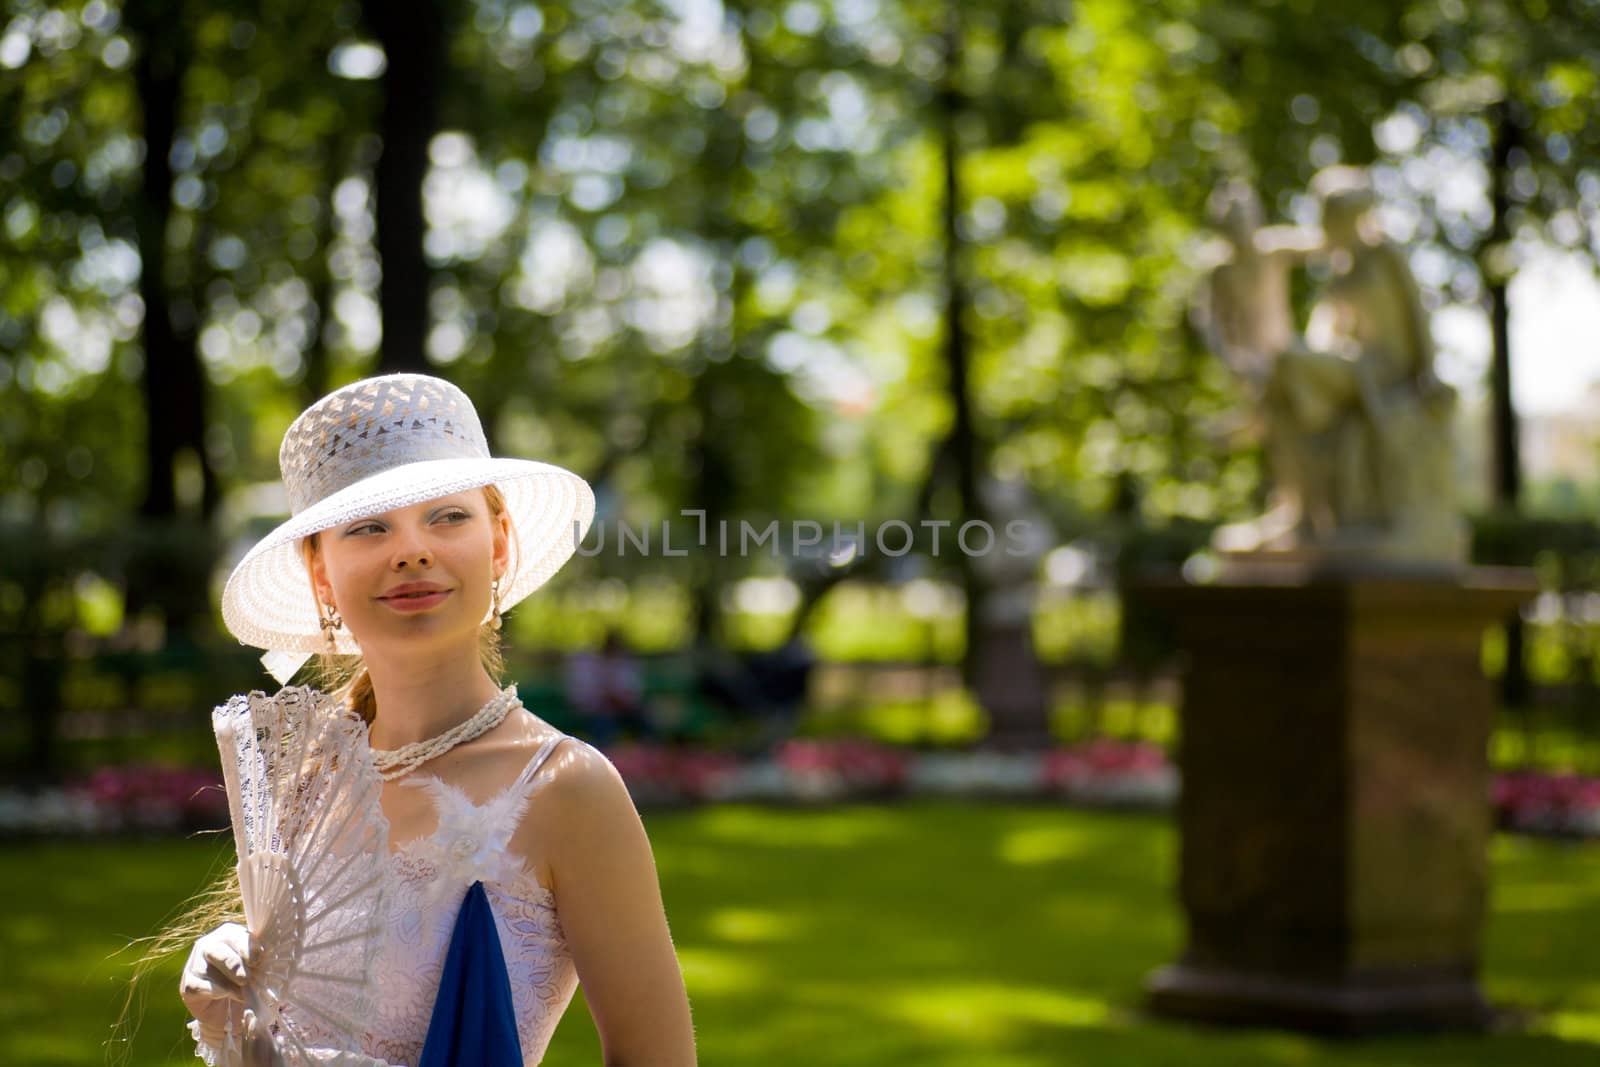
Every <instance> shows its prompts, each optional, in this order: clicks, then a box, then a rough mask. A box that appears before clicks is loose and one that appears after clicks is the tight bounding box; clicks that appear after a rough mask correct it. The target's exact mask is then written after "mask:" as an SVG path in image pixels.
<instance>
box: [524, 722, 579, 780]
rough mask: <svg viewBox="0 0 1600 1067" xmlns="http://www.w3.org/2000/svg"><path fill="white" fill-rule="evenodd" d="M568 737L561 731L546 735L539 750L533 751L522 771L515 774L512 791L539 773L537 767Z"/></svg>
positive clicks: (542, 764) (568, 735) (568, 736)
mask: <svg viewBox="0 0 1600 1067" xmlns="http://www.w3.org/2000/svg"><path fill="white" fill-rule="evenodd" d="M570 737H571V735H570V734H563V733H556V734H554V735H553V736H551V737H547V738H546V739H545V742H544V744H542V745H540V746H539V751H537V752H535V753H534V754H533V758H532V759H531V760H529V761H528V765H527V766H526V767H524V768H522V773H521V774H519V775H517V783H516V786H515V787H514V788H513V792H515V791H518V790H521V789H522V787H523V786H525V785H527V784H528V783H529V782H531V781H533V776H534V775H536V774H538V773H539V768H540V767H542V766H544V761H545V760H547V759H549V758H550V756H551V754H553V753H554V752H555V750H556V748H557V747H558V746H559V745H560V744H561V742H563V741H566V740H568V739H570Z"/></svg>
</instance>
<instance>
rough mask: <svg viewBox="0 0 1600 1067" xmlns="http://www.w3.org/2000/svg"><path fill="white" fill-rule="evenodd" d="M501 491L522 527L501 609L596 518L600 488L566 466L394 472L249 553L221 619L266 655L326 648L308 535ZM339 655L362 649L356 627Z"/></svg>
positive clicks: (437, 463) (345, 492)
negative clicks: (488, 489) (304, 553)
mask: <svg viewBox="0 0 1600 1067" xmlns="http://www.w3.org/2000/svg"><path fill="white" fill-rule="evenodd" d="M486 485H494V486H498V487H499V489H500V491H501V492H502V493H503V494H504V495H505V499H506V511H507V514H508V516H509V518H510V520H511V526H512V529H513V530H514V531H515V535H516V537H515V542H516V543H515V549H514V552H513V556H512V565H511V569H510V570H509V571H508V572H507V574H506V576H505V578H503V579H502V580H501V585H500V606H501V610H502V611H503V610H506V609H509V608H510V607H511V606H512V605H513V604H516V603H517V602H518V601H520V600H521V599H522V598H523V597H525V596H527V595H528V594H529V593H531V592H533V591H534V590H535V589H537V588H538V587H539V586H541V585H543V584H544V583H545V582H546V581H548V580H549V579H550V578H551V576H553V575H554V574H555V573H556V572H557V571H558V570H560V569H561V567H562V566H563V565H564V564H565V563H566V562H567V560H568V559H570V558H571V557H572V555H573V553H574V552H576V551H577V548H578V545H579V544H580V543H581V542H582V541H583V538H584V535H585V534H587V533H588V532H589V526H590V525H591V523H593V521H594V491H593V490H592V489H590V488H589V483H588V482H586V481H584V480H583V479H582V478H580V477H578V476H577V475H576V474H574V473H572V472H571V471H569V470H566V469H565V468H563V467H557V466H555V465H553V464H549V463H539V462H537V461H534V460H526V459H487V458H486V459H447V460H423V461H420V462H417V463H407V464H404V465H403V466H399V467H394V468H391V469H389V470H386V471H382V472H380V473H378V474H374V475H372V476H371V477H370V478H363V479H362V480H361V481H359V482H356V483H355V484H353V485H350V486H346V487H345V488H344V489H341V490H339V491H338V492H336V493H331V494H329V495H328V496H327V497H324V498H323V499H322V500H319V501H318V502H317V503H315V504H313V505H311V506H310V507H308V508H306V509H305V510H304V511H302V512H300V513H299V514H297V515H294V516H293V517H291V518H290V519H288V520H287V521H285V522H283V523H282V524H280V525H279V526H278V527H277V528H276V529H274V530H273V531H272V532H271V533H269V534H267V536H265V537H263V538H262V539H261V540H260V541H259V542H257V543H256V545H255V546H254V547H253V548H251V549H250V551H249V552H247V553H246V554H245V557H244V558H243V559H242V560H240V561H239V564H238V566H236V567H234V569H233V573H232V574H230V575H229V576H228V581H227V584H226V585H225V586H224V587H223V591H222V619H223V622H224V623H225V624H226V625H227V627H228V630H229V632H231V633H232V634H233V635H234V636H235V637H237V638H238V639H239V640H240V641H241V642H242V643H244V644H247V645H252V646H254V647H256V648H264V649H284V650H290V651H297V652H325V651H327V650H328V639H327V637H326V635H325V634H324V633H323V631H322V627H321V619H320V616H319V615H318V613H317V603H316V599H315V597H314V596H313V595H312V591H311V576H310V575H309V574H308V573H307V572H306V567H305V561H304V560H303V559H302V558H301V555H300V541H301V539H302V538H304V537H306V536H308V535H310V534H313V533H318V532H320V531H322V530H327V529H330V528H332V527H334V526H339V525H342V524H344V523H346V522H353V521H355V520H356V519H361V518H367V517H368V516H372V515H380V514H382V513H384V512H386V511H393V510H395V509H397V508H405V507H410V506H412V505H414V504H421V503H423V502H425V501H429V500H437V499H438V498H439V497H442V496H449V495H451V494H452V493H461V492H465V491H466V490H468V489H479V488H482V487H483V486H486ZM334 635H335V645H334V647H335V650H336V651H339V652H345V653H351V652H358V651H360V649H359V646H357V645H356V643H355V641H354V640H353V639H352V638H351V636H350V632H349V631H348V630H337V631H334Z"/></svg>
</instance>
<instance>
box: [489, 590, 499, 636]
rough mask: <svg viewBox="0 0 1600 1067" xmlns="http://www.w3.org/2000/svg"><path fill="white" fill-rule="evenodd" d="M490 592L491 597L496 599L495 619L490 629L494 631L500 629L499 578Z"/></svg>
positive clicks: (490, 624)
mask: <svg viewBox="0 0 1600 1067" xmlns="http://www.w3.org/2000/svg"><path fill="white" fill-rule="evenodd" d="M490 590H491V595H492V596H493V597H494V619H493V620H492V621H491V622H490V623H489V628H490V629H492V630H498V629H500V579H499V578H496V579H495V580H494V585H492V586H490Z"/></svg>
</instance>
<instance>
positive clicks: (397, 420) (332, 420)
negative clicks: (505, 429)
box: [278, 374, 489, 515]
mask: <svg viewBox="0 0 1600 1067" xmlns="http://www.w3.org/2000/svg"><path fill="white" fill-rule="evenodd" d="M488 456H489V442H488V440H487V439H486V438H485V437H484V435H483V426H482V424H481V423H479V421H478V413H477V411H475V410H474V409H473V407H472V401H471V400H469V399H468V398H467V394H465V393H463V392H462V391H461V390H460V389H458V388H456V387H455V386H454V385H452V384H450V383H449V382H447V381H445V380H444V379H442V378H434V377H430V376H429V375H426V374H387V375H383V376H381V377H377V378H366V379H363V380H361V381H359V382H355V383H353V384H351V385H347V386H345V387H344V388H343V389H339V390H337V391H336V392H333V393H330V394H328V395H327V396H325V397H323V398H322V399H321V400H319V401H317V402H316V403H315V404H313V405H312V406H311V407H309V408H307V409H306V410H305V411H304V412H302V413H301V415H300V417H299V418H298V419H296V420H295V421H294V423H293V425H291V426H290V427H289V429H288V432H286V433H285V434H284V436H283V446H282V448H280V449H279V451H278V469H279V470H280V471H281V472H282V474H283V484H284V488H285V489H286V490H287V491H288V494H289V510H290V511H291V513H293V514H296V515H298V514H299V513H300V512H302V511H304V510H305V509H306V508H308V507H310V506H311V505H313V504H315V503H317V502H318V501H319V500H322V499H324V498H326V497H327V496H329V495H331V494H333V493H336V492H338V491H339V490H341V489H344V488H346V487H347V486H351V485H354V484H355V483H356V482H359V481H361V480H362V479H363V478H367V477H370V476H371V475H374V474H377V473H379V472H381V471H386V470H389V469H390V468H392V467H398V466H402V465H404V464H407V463H417V462H421V461H425V460H441V459H445V460H448V459H487V458H488Z"/></svg>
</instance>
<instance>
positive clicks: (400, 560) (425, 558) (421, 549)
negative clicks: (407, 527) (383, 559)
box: [390, 538, 433, 570]
mask: <svg viewBox="0 0 1600 1067" xmlns="http://www.w3.org/2000/svg"><path fill="white" fill-rule="evenodd" d="M432 563H433V553H431V552H430V551H428V546H427V545H425V544H423V542H422V541H421V540H419V539H417V538H410V539H407V540H404V541H401V542H398V543H397V544H396V545H395V551H394V558H393V559H392V560H391V561H390V565H391V566H392V567H394V569H395V570H405V569H407V568H409V567H427V566H430V565H432Z"/></svg>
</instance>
